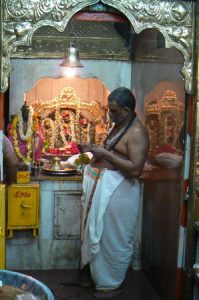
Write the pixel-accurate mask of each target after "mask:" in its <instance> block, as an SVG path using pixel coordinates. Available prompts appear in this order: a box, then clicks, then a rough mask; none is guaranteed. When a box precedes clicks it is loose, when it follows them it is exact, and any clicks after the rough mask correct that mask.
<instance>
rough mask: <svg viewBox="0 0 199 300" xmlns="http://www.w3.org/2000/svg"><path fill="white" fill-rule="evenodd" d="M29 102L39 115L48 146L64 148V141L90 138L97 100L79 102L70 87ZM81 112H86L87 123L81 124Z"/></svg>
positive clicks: (98, 110) (97, 120) (98, 109)
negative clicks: (46, 97) (57, 93)
mask: <svg viewBox="0 0 199 300" xmlns="http://www.w3.org/2000/svg"><path fill="white" fill-rule="evenodd" d="M31 104H32V106H33V107H34V110H35V111H36V112H37V114H38V115H39V116H40V117H41V118H42V128H43V131H44V142H47V143H48V145H49V148H62V147H65V148H67V145H68V142H75V143H79V142H80V141H82V140H84V141H87V142H90V141H91V140H92V141H94V140H93V137H92V130H93V129H94V128H93V127H95V126H96V125H97V124H99V123H100V121H101V107H100V105H99V103H98V102H97V101H91V102H84V101H80V99H79V98H78V96H77V95H76V93H75V91H74V89H73V88H72V87H64V88H63V89H61V91H60V94H59V96H57V97H55V98H53V99H52V100H50V101H42V100H39V101H38V100H37V101H35V102H32V103H31ZM84 113H86V114H87V115H88V119H87V124H85V123H84V124H83V123H82V121H85V117H82V116H84ZM50 115H51V116H52V117H49V116H50ZM46 123H48V124H47V126H46ZM95 135H97V132H96V134H95ZM44 144H45V143H44ZM58 144H59V145H58ZM69 146H70V145H69Z"/></svg>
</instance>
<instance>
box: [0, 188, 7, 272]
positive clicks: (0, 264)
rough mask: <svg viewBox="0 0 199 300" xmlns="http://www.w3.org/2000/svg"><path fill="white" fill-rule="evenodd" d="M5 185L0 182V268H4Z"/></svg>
mask: <svg viewBox="0 0 199 300" xmlns="http://www.w3.org/2000/svg"><path fill="white" fill-rule="evenodd" d="M5 261H6V242H5V185H3V184H0V269H5Z"/></svg>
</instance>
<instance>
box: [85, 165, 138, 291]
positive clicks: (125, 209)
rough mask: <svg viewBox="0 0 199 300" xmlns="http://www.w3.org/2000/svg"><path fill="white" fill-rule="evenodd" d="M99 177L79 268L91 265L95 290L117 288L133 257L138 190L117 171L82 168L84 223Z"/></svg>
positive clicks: (135, 185)
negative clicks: (94, 186) (95, 183)
mask: <svg viewBox="0 0 199 300" xmlns="http://www.w3.org/2000/svg"><path fill="white" fill-rule="evenodd" d="M97 174H98V176H99V178H98V182H97V185H96V189H95V193H94V195H93V199H92V203H91V208H90V211H89V213H88V216H87V222H86V226H85V230H84V233H83V236H82V237H83V243H82V257H81V259H82V261H81V263H82V267H83V266H84V265H86V264H88V263H89V264H90V269H91V275H92V278H93V280H94V282H95V283H96V288H97V289H103V288H117V287H118V286H120V284H121V283H122V281H123V280H124V277H125V274H126V271H127V269H128V267H129V264H130V262H131V258H132V253H133V238H134V233H135V225H136V221H137V217H138V208H139V198H140V186H139V182H138V181H137V180H136V179H126V178H124V176H123V175H122V174H121V173H120V172H117V171H111V170H106V169H101V170H100V172H99V173H98V169H96V168H92V167H91V166H90V165H88V166H87V167H86V168H85V172H84V180H83V194H84V197H85V198H84V197H83V198H82V208H83V214H82V216H83V222H82V224H83V223H84V219H85V215H86V211H87V207H88V203H89V199H90V195H91V193H92V189H93V185H94V182H95V179H96V176H97Z"/></svg>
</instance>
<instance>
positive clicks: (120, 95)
mask: <svg viewBox="0 0 199 300" xmlns="http://www.w3.org/2000/svg"><path fill="white" fill-rule="evenodd" d="M108 101H115V102H116V103H117V104H118V106H120V107H125V106H126V107H129V108H131V109H132V110H134V109H135V104H136V99H135V96H134V95H133V93H132V92H131V90H129V89H127V88H126V87H119V88H117V89H115V90H114V91H112V92H111V93H110V94H109V96H108Z"/></svg>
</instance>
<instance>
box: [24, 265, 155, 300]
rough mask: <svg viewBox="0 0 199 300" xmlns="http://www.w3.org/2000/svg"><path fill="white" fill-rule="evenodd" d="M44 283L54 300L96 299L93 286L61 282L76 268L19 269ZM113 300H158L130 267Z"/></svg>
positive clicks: (142, 278)
mask: <svg viewBox="0 0 199 300" xmlns="http://www.w3.org/2000/svg"><path fill="white" fill-rule="evenodd" d="M20 272H21V273H24V274H27V275H30V276H32V277H34V278H36V279H38V280H40V281H41V282H43V283H44V284H46V285H47V286H48V287H49V288H50V289H51V291H52V292H53V294H54V296H55V300H62V299H63V300H96V299H97V298H95V297H94V296H93V293H94V287H90V288H82V287H78V286H64V285H62V283H63V282H64V281H65V280H66V279H68V278H71V277H72V276H75V275H76V273H77V270H45V271H44V270H38V271H24V270H23V271H20ZM112 299H114V300H160V298H159V297H158V295H157V294H156V292H155V291H154V289H153V288H152V286H151V285H150V283H149V281H148V280H147V279H146V277H145V275H144V274H143V273H142V272H141V271H133V270H132V269H130V270H129V271H128V273H127V277H126V280H125V282H124V288H123V293H122V294H121V295H120V296H117V297H114V298H112Z"/></svg>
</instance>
